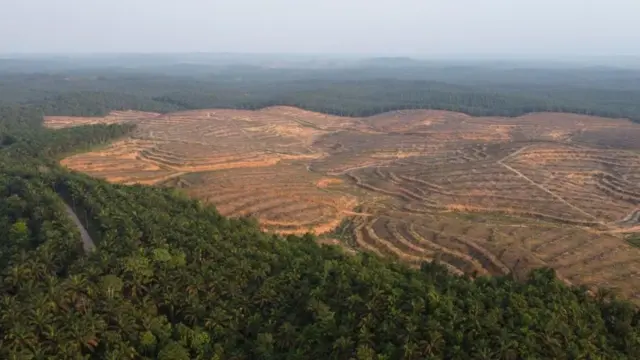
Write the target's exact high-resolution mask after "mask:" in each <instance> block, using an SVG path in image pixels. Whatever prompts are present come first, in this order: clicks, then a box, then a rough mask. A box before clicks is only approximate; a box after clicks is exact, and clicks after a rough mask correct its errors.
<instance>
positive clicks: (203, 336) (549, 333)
mask: <svg viewBox="0 0 640 360" xmlns="http://www.w3.org/2000/svg"><path fill="white" fill-rule="evenodd" d="M349 91H350V92H351V91H354V92H355V91H356V90H354V89H353V88H352V89H351V90H349ZM392 93H393V92H392ZM65 96H66V95H65ZM83 96H89V95H86V94H85V95H83ZM334 96H335V95H331V96H329V95H328V96H327V97H324V98H321V100H319V99H320V98H315V97H311V98H310V99H315V100H313V101H317V103H316V104H317V107H318V108H323V109H325V110H330V109H331V106H334V105H332V104H330V103H328V102H327V101H333V100H332V99H333V98H334ZM380 96H384V95H382V94H381V95H380ZM352 99H353V98H352ZM452 99H457V98H455V96H454V95H452ZM309 101H311V100H309ZM345 101H352V100H349V99H346V100H345ZM455 101H457V100H452V103H455ZM165 103H166V102H165ZM371 103H375V101H372V102H371ZM639 103H640V102H639ZM86 104H88V105H82V106H87V108H86V109H80V108H79V109H77V113H83V114H84V113H98V112H100V111H106V110H109V109H111V106H112V105H113V104H112V105H109V107H108V108H105V109H101V108H92V106H93V105H91V104H93V100H91V101H88V102H87V103H86ZM353 104H354V105H353V106H354V109H355V108H358V107H357V105H356V104H358V102H357V101H354V103H353ZM259 105H260V103H254V104H253V105H252V106H259ZM485 105H486V106H496V105H495V103H492V102H487V103H486V104H485ZM485 105H483V106H485ZM123 106H124V105H123ZM194 106H195V105H194ZM363 108H364V107H360V109H363ZM72 110H73V109H72ZM147 110H148V109H147ZM61 111H62V110H61ZM64 111H67V110H64ZM74 111H75V110H74ZM362 111H363V112H366V111H365V110H362ZM496 111H498V110H496ZM41 115H42V107H41V104H40V105H37V104H35V103H34V104H30V105H28V106H15V105H10V106H7V107H3V108H2V110H1V112H0V139H1V140H2V141H1V142H0V144H1V148H0V184H1V186H0V191H1V192H2V195H1V196H0V203H1V204H0V234H3V235H2V241H0V358H2V359H51V358H61V359H84V358H89V359H119V360H120V359H140V358H142V359H145V358H146V359H156V358H157V359H172V360H180V359H362V360H364V359H430V358H433V359H637V358H639V357H640V312H639V310H638V308H637V307H635V306H634V305H632V304H631V303H629V302H626V301H621V300H617V299H615V298H613V297H612V296H607V295H606V293H605V292H601V293H599V294H597V296H590V295H588V294H587V292H586V289H584V288H579V287H567V286H565V285H563V284H562V283H561V282H560V281H559V280H557V279H556V278H555V276H554V272H553V271H552V270H549V269H541V270H538V271H535V272H533V273H531V274H530V275H529V277H528V278H527V279H526V280H525V281H516V279H514V278H511V277H495V278H488V277H481V278H478V279H475V280H472V279H470V278H468V277H457V276H453V275H450V274H448V273H447V272H446V271H445V269H444V268H442V267H440V266H439V265H437V264H430V263H425V264H423V265H422V267H421V269H419V270H416V269H410V268H408V267H406V266H404V265H401V264H396V263H393V262H390V261H388V260H383V259H379V258H377V257H375V256H371V255H369V254H358V255H346V254H345V253H344V252H343V251H342V250H341V249H340V248H338V247H335V246H326V245H323V246H319V245H317V244H316V243H315V242H314V241H313V237H312V236H309V235H306V236H302V237H297V236H287V237H286V238H283V237H280V236H276V235H272V234H267V233H263V232H261V231H260V230H259V229H258V227H257V226H256V224H255V223H254V222H253V221H250V220H245V219H228V218H225V217H222V216H220V215H219V213H218V212H217V211H216V209H215V208H213V207H210V206H204V205H202V204H201V203H199V202H197V201H193V200H189V199H188V198H186V197H185V196H183V195H182V194H180V193H179V192H177V191H176V190H172V189H168V188H152V187H146V186H122V185H113V184H109V183H106V182H104V181H101V180H96V179H92V178H90V177H87V176H84V175H80V174H76V173H72V172H69V171H67V170H65V169H62V168H60V167H59V166H58V165H57V164H56V162H55V158H56V157H58V156H60V155H61V154H63V153H67V152H73V151H77V149H78V148H83V147H90V146H95V145H98V144H100V143H104V142H106V141H109V139H113V138H115V137H118V136H121V135H123V134H126V133H127V132H128V131H131V130H132V128H131V127H130V126H124V125H110V126H85V127H79V128H70V129H65V130H59V131H52V130H46V129H43V128H42V127H41V120H42V119H41ZM62 199H66V200H67V201H69V202H72V204H73V206H74V207H75V208H76V209H77V211H78V212H79V213H80V215H81V216H80V218H81V219H83V221H84V220H86V222H87V225H88V228H89V231H90V232H91V234H92V235H93V236H94V240H95V242H96V245H97V250H96V251H95V252H92V253H90V254H84V252H83V250H82V244H81V240H80V234H79V232H78V229H77V228H75V226H74V224H73V223H72V222H71V220H70V219H69V218H68V217H67V215H66V213H65V211H64V203H63V200H62Z"/></svg>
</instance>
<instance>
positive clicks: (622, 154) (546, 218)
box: [46, 107, 640, 298]
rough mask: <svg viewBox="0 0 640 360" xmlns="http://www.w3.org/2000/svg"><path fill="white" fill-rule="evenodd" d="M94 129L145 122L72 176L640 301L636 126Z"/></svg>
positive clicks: (371, 247) (73, 164) (162, 118)
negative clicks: (177, 191) (550, 272)
mask: <svg viewBox="0 0 640 360" xmlns="http://www.w3.org/2000/svg"><path fill="white" fill-rule="evenodd" d="M46 121H47V124H48V125H49V126H52V127H62V126H72V125H75V124H76V122H75V121H74V120H73V119H70V118H66V119H65V120H64V121H62V120H60V119H59V118H47V119H46ZM96 122H135V123H137V125H138V126H137V130H136V132H135V134H134V135H133V136H132V137H131V138H129V139H124V140H121V141H119V142H116V143H114V144H112V145H111V146H110V147H108V148H106V149H100V150H97V151H94V152H90V153H85V154H79V155H74V156H71V157H69V158H66V159H64V160H63V161H62V163H63V164H64V165H66V166H68V167H70V168H72V169H76V170H80V171H85V172H87V173H89V174H91V175H94V176H98V177H102V178H106V179H108V180H109V181H113V182H120V183H127V184H133V183H143V184H157V185H163V186H174V187H179V188H182V189H184V190H185V191H186V192H187V193H188V194H190V195H191V196H193V197H196V198H200V199H203V200H204V201H208V202H211V203H213V204H215V205H216V206H217V207H218V209H219V210H220V211H221V212H222V213H223V214H224V215H230V216H255V217H256V218H257V219H258V220H259V221H260V222H261V224H262V226H263V227H264V228H265V229H268V230H273V231H277V232H281V233H297V234H299V233H304V232H306V231H314V232H316V233H318V234H326V237H327V239H326V240H331V239H336V238H339V239H340V240H341V241H343V243H344V244H345V245H347V246H350V247H354V248H358V249H361V250H367V251H371V252H374V253H378V254H381V255H383V256H389V257H394V258H398V259H401V260H403V261H407V262H409V263H413V264H418V263H419V262H421V261H423V260H431V259H438V261H440V262H441V263H443V264H445V265H446V266H448V267H449V268H450V269H451V271H453V272H458V273H460V272H465V273H470V274H480V275H481V274H503V273H508V272H515V273H517V274H524V273H526V272H527V271H528V270H529V269H532V268H535V267H539V266H543V265H548V266H551V267H554V268H555V269H556V270H557V271H558V274H559V275H560V277H561V278H563V279H564V280H565V281H567V282H571V283H581V284H586V285H598V286H606V287H612V288H614V289H617V290H618V291H619V292H621V293H622V294H624V295H626V296H629V297H638V298H640V290H637V289H640V278H638V276H637V275H638V274H639V273H640V250H638V249H636V248H635V247H632V246H631V245H630V244H628V243H627V242H626V241H625V237H626V236H628V234H629V233H633V232H636V231H640V224H638V221H639V220H640V215H639V214H640V212H639V211H638V210H639V209H638V204H639V203H640V185H638V184H639V180H640V152H639V151H640V143H639V142H637V141H634V140H633V139H640V126H639V125H636V124H633V123H631V122H629V121H626V120H615V119H605V118H598V117H589V116H582V115H572V114H556V113H544V114H529V115H526V116H522V117H518V118H500V117H470V116H467V115H464V114H458V113H451V112H445V111H429V110H411V111H395V112H389V113H384V114H379V115H376V116H372V117H368V118H346V117H337V116H330V115H324V114H318V113H313V112H309V111H305V110H300V109H296V108H291V107H271V108H266V109H262V110H258V111H242V110H228V109H209V110H198V111H185V112H179V113H172V114H165V115H159V114H147V113H139V115H136V113H133V112H124V113H123V112H119V113H113V114H111V115H110V116H108V117H106V118H102V119H89V120H87V119H86V118H83V119H78V121H77V123H78V124H85V123H96ZM333 229H337V230H336V231H332V230H333Z"/></svg>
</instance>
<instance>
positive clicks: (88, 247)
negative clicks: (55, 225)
mask: <svg viewBox="0 0 640 360" xmlns="http://www.w3.org/2000/svg"><path fill="white" fill-rule="evenodd" d="M63 203H64V207H65V209H66V210H67V215H69V218H71V221H73V223H74V224H76V226H77V227H78V230H79V231H80V237H81V238H82V247H83V248H84V252H85V253H89V252H91V251H93V250H95V249H96V245H95V244H94V243H93V239H91V235H89V232H88V231H87V229H85V228H84V226H83V225H82V223H81V222H80V219H79V218H78V215H76V213H75V211H73V209H72V208H71V207H70V206H69V205H67V203H65V202H64V201H63Z"/></svg>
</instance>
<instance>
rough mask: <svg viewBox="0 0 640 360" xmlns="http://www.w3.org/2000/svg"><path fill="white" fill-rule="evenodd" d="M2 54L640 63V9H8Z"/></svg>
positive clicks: (507, 3) (484, 2) (55, 4)
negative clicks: (624, 59) (620, 59)
mask: <svg viewBox="0 0 640 360" xmlns="http://www.w3.org/2000/svg"><path fill="white" fill-rule="evenodd" d="M0 8H2V13H3V17H2V21H0V54H7V53H96V52H99V53H103V52H110V53H122V52H136V53H153V52H163V53H166V52H177V53H179V52H234V53H300V54H307V53H309V54H357V55H360V54H362V55H377V56H378V55H389V56H427V57H429V56H443V55H444V56H446V55H466V54H478V55H508V56H538V57H561V56H620V55H624V56H640V21H638V15H639V14H640V0H181V1H176V0H0Z"/></svg>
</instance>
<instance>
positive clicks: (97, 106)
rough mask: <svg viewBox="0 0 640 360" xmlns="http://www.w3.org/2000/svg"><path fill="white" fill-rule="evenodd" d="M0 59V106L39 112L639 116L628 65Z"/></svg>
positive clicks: (637, 86) (637, 80)
mask: <svg viewBox="0 0 640 360" xmlns="http://www.w3.org/2000/svg"><path fill="white" fill-rule="evenodd" d="M5 62H8V64H9V65H8V64H7V63H5V65H3V63H2V62H0V104H2V103H5V104H8V103H21V104H29V105H31V106H37V107H38V108H40V109H42V111H43V112H44V113H46V114H47V115H85V116H93V115H104V113H105V112H107V111H108V110H110V109H133V110H145V111H157V112H169V111H175V110H186V109H201V108H214V107H218V108H220V107H222V108H259V107H264V106H269V105H275V104H278V105H293V106H299V107H303V108H306V109H309V110H315V111H321V112H326V113H335V114H340V115H353V116H363V115H371V114H374V113H379V112H384V111H389V110H397V109H409V108H432V109H443V110H453V111H461V112H465V113H468V114H471V115H499V116H517V115H522V114H524V113H527V112H537V111H565V112H575V113H581V114H593V115H601V116H606V117H624V118H630V119H633V120H636V121H640V70H635V69H631V68H630V69H624V68H619V69H618V68H605V67H586V68H522V67H515V66H514V65H512V66H511V67H497V66H488V65H473V64H460V65H442V64H429V63H421V62H419V63H417V64H413V65H396V66H388V65H384V63H383V64H380V63H379V62H375V61H374V62H372V63H370V62H362V63H356V64H355V65H354V64H352V65H350V66H348V67H347V66H342V67H327V66H325V67H318V68H313V69H310V68H293V67H289V68H287V67H275V68H265V67H260V66H257V65H244V66H231V65H228V66H227V65H217V66H213V65H211V66H208V65H203V64H172V65H168V64H164V65H157V66H155V67H154V66H151V65H150V66H149V67H141V68H138V67H124V66H112V67H98V68H96V67H87V66H88V65H85V66H84V67H83V66H80V64H79V65H77V67H78V68H77V69H75V70H74V69H73V68H71V65H67V66H66V67H65V66H62V67H60V69H59V70H58V71H54V72H49V73H43V72H41V71H42V70H38V69H40V68H41V67H37V66H35V65H32V66H31V67H29V66H28V65H24V66H23V67H22V68H18V69H20V70H22V71H16V70H15V69H14V68H15V66H13V65H10V64H13V63H12V62H11V61H9V60H5ZM27 64H29V62H27ZM36 64H40V65H41V66H42V68H45V69H46V67H45V66H44V64H41V63H37V62H36ZM71 64H73V63H71ZM358 64H359V65H358ZM356 65H357V66H356ZM12 69H13V70H12Z"/></svg>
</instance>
